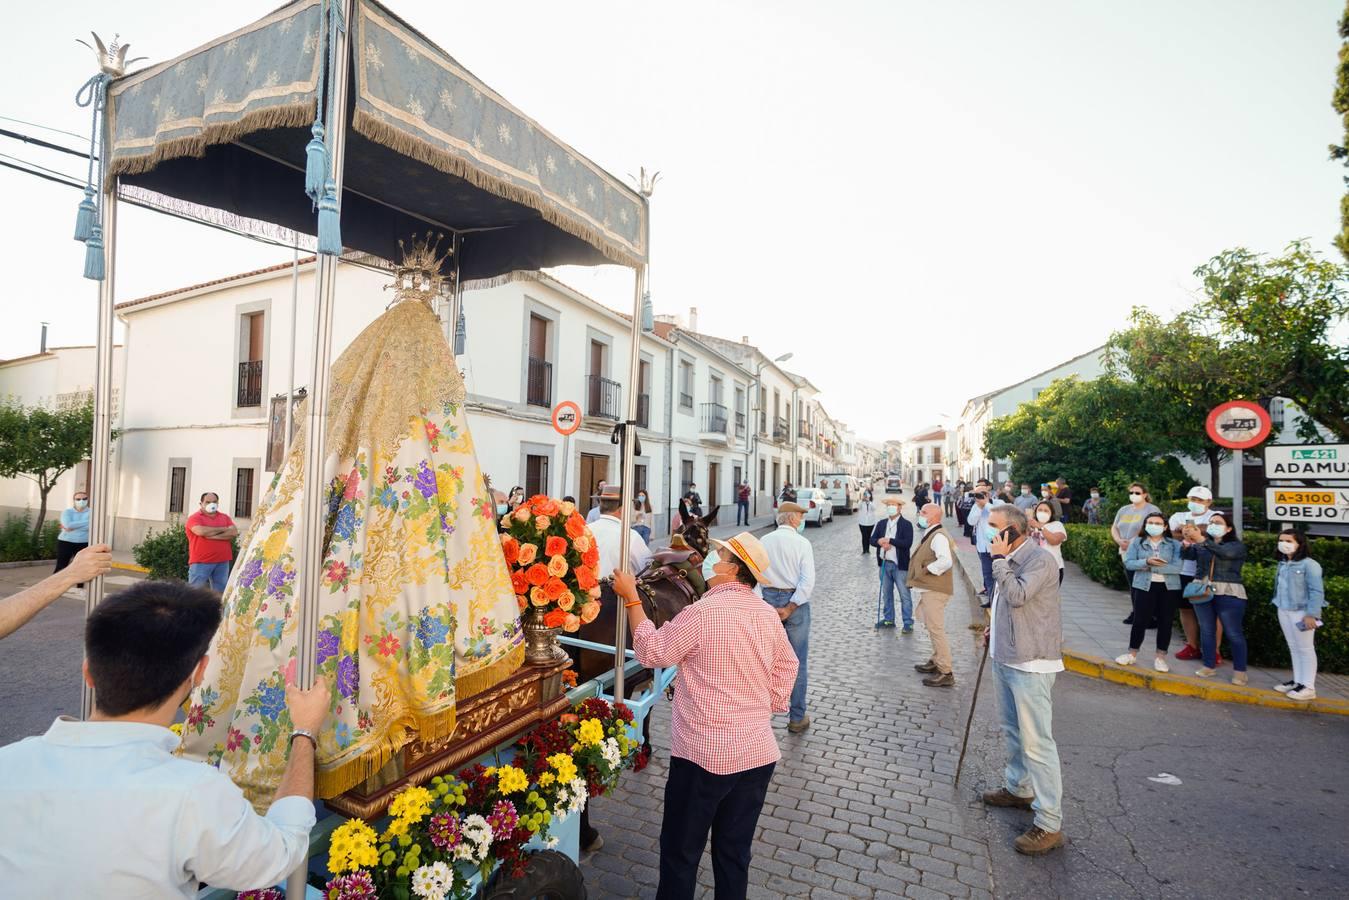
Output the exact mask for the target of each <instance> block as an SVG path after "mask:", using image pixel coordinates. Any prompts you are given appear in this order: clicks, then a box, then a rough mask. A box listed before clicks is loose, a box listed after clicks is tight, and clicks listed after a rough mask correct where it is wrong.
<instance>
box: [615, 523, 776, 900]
mask: <svg viewBox="0 0 1349 900" xmlns="http://www.w3.org/2000/svg"><path fill="white" fill-rule="evenodd" d="M712 546H713V550H712V552H711V553H709V554H708V556H707V559H706V560H705V561H704V562H703V574H704V576H705V577H706V579H707V584H708V588H707V592H706V593H705V594H703V596H702V598H701V599H700V600H699V601H698V602H697V603H693V604H690V605H689V606H686V607H685V608H684V609H683V610H682V611H680V613H679V615H677V616H675V617H674V618H673V619H671V620H670V621H669V622H667V623H666V624H665V625H662V626H661V627H660V628H656V627H655V625H654V624H653V623H652V622H651V620H650V619H648V618H647V617H646V613H645V611H644V610H643V609H642V604H641V601H640V600H639V598H638V595H637V584H636V581H635V580H634V579H633V577H632V575H630V574H628V573H626V572H623V571H619V570H616V571H615V572H614V592H615V593H616V594H618V596H619V597H622V598H623V601H624V606H625V607H626V608H627V610H628V624H629V625H631V626H632V649H633V652H634V653H635V654H636V655H637V659H638V661H639V662H641V663H642V665H644V666H651V667H653V668H655V667H665V666H678V667H679V688H678V690H676V691H675V695H674V709H673V711H672V714H671V720H670V730H671V743H670V773H669V777H668V779H667V780H666V782H665V810H664V817H663V821H662V822H661V830H660V884H659V886H658V887H657V896H659V897H677V898H685V897H687V898H692V897H693V896H694V892H695V891H696V890H697V886H698V864H699V861H700V860H701V858H702V855H703V850H704V849H705V848H706V847H707V836H708V832H709V831H711V832H712V871H713V874H714V875H715V878H716V893H717V896H718V897H744V896H745V895H746V893H747V891H748V889H749V884H748V882H749V863H750V848H751V845H752V843H753V841H754V830H755V826H756V825H757V823H758V821H759V813H760V812H761V811H762V809H763V803H764V797H765V796H766V794H767V793H768V784H769V781H770V780H771V779H772V777H773V769H774V767H775V766H776V765H777V761H778V760H779V759H780V758H781V756H782V754H781V752H780V751H779V750H778V744H777V740H776V739H775V738H774V737H773V724H772V722H773V713H775V712H784V711H786V710H787V708H788V696H789V694H790V693H791V690H792V684H793V681H794V680H795V678H796V672H797V661H796V654H795V653H794V651H793V650H792V646H791V644H790V642H789V641H788V639H787V636H786V634H785V632H784V630H783V628H782V625H781V624H780V619H779V617H778V616H777V615H776V614H775V613H774V612H773V611H772V610H771V609H769V608H768V606H767V605H765V604H764V602H763V601H762V600H760V599H759V597H758V596H757V595H756V594H755V593H754V587H755V586H756V585H762V584H765V583H766V582H764V579H765V577H767V575H766V573H767V570H768V568H769V565H770V563H769V556H768V553H767V551H766V550H765V549H764V547H763V545H762V544H761V543H760V542H759V541H758V540H757V539H756V538H755V537H754V535H752V534H750V533H749V532H748V531H745V532H741V533H740V534H737V535H736V536H735V537H733V538H731V539H730V540H727V541H717V540H713V541H712Z"/></svg>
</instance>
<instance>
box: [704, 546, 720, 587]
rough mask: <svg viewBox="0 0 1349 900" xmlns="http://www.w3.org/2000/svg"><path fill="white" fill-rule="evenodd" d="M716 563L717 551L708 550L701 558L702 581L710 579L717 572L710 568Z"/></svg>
mask: <svg viewBox="0 0 1349 900" xmlns="http://www.w3.org/2000/svg"><path fill="white" fill-rule="evenodd" d="M716 564H717V551H715V550H710V551H708V554H707V556H706V557H705V558H704V559H703V581H711V580H712V578H713V576H715V575H716V574H717V573H716V572H714V571H713V570H712V567H713V566H715V565H716Z"/></svg>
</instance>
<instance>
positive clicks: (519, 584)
mask: <svg viewBox="0 0 1349 900" xmlns="http://www.w3.org/2000/svg"><path fill="white" fill-rule="evenodd" d="M511 587H512V588H514V589H515V592H516V593H517V594H523V593H525V592H527V591H528V590H529V582H528V581H526V580H525V573H524V572H521V571H520V570H519V569H516V570H515V571H514V572H511Z"/></svg>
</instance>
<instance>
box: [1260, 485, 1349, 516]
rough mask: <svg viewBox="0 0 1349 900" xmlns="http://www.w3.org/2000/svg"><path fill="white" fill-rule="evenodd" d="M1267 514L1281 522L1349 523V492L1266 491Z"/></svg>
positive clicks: (1298, 489)
mask: <svg viewBox="0 0 1349 900" xmlns="http://www.w3.org/2000/svg"><path fill="white" fill-rule="evenodd" d="M1265 515H1266V516H1267V517H1268V518H1269V519H1271V520H1272V521H1277V522H1349V490H1345V489H1339V488H1275V487H1272V488H1265Z"/></svg>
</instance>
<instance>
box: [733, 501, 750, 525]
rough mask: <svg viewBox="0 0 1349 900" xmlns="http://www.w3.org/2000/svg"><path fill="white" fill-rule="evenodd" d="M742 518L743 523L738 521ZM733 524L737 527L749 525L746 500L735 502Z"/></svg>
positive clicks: (747, 502)
mask: <svg viewBox="0 0 1349 900" xmlns="http://www.w3.org/2000/svg"><path fill="white" fill-rule="evenodd" d="M742 517H743V518H744V520H745V521H744V522H743V523H742V522H741V521H740V519H741V518H742ZM735 524H737V525H741V524H744V525H748V524H749V501H748V500H737V501H735Z"/></svg>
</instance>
